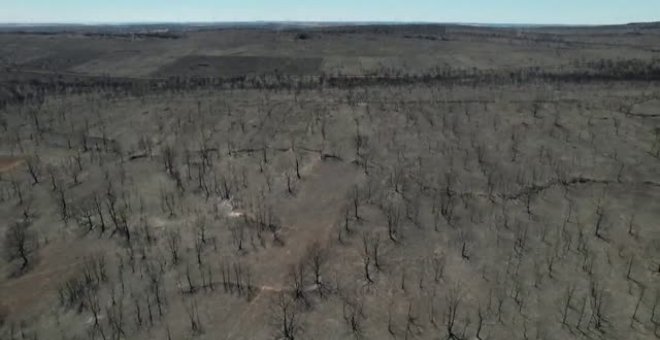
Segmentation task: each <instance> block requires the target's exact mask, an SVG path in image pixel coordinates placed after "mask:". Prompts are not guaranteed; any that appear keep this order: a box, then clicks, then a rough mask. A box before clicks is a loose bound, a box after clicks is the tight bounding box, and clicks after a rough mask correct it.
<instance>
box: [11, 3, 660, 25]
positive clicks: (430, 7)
mask: <svg viewBox="0 0 660 340" xmlns="http://www.w3.org/2000/svg"><path fill="white" fill-rule="evenodd" d="M226 21H360V22H364V21H401V22H443V23H450V22H451V23H492V24H584V25H594V24H621V23H629V22H648V21H660V0H498V1H496V0H325V1H320V0H318V1H317V0H0V23H126V22H226Z"/></svg>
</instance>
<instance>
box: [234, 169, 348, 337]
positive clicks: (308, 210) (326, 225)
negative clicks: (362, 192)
mask: <svg viewBox="0 0 660 340" xmlns="http://www.w3.org/2000/svg"><path fill="white" fill-rule="evenodd" d="M360 179H361V173H360V171H359V170H358V169H356V168H355V167H354V166H352V165H350V164H346V163H341V162H333V161H328V162H321V161H318V162H317V163H314V164H312V165H311V166H310V167H309V169H308V172H307V173H306V174H305V175H304V176H303V179H302V181H301V183H299V186H298V188H297V189H298V190H297V192H296V194H295V196H294V197H293V198H291V199H287V200H286V201H283V202H279V204H278V205H277V209H278V211H279V212H280V214H281V217H282V223H283V225H284V226H285V227H286V233H285V235H284V237H285V241H286V245H285V246H283V247H271V248H268V249H265V250H263V251H260V252H259V253H257V254H256V256H255V257H256V261H255V272H267V273H271V277H270V278H269V279H268V282H267V283H265V284H264V285H263V286H261V287H260V289H259V292H258V293H257V295H256V296H255V297H254V298H253V299H252V300H251V301H250V303H249V304H248V305H247V306H246V307H245V308H244V310H243V311H242V312H241V313H240V314H239V315H238V316H237V319H235V323H234V326H233V327H232V329H231V330H230V331H228V332H227V336H226V337H225V338H226V339H231V338H232V337H233V336H234V335H235V334H236V332H237V330H241V329H245V328H243V327H244V325H246V324H250V323H255V322H262V321H263V318H264V317H265V315H264V313H263V311H267V310H268V303H269V301H268V299H265V297H266V296H268V295H271V294H275V293H279V292H282V291H286V290H287V288H282V287H287V275H288V272H289V266H290V265H291V264H293V263H296V262H298V261H300V260H301V259H303V257H304V255H305V251H306V250H307V247H308V246H309V245H311V244H313V243H314V242H319V244H320V245H321V246H325V245H326V244H327V243H328V242H329V240H330V238H331V237H330V235H331V233H332V231H333V230H334V226H335V224H336V222H337V221H338V219H339V217H340V215H341V209H342V207H343V204H344V202H345V200H346V197H347V195H348V193H349V192H350V190H351V188H352V186H353V184H354V183H357V182H358V181H359V180H360ZM258 311H261V312H258Z"/></svg>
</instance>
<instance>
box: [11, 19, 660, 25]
mask: <svg viewBox="0 0 660 340" xmlns="http://www.w3.org/2000/svg"><path fill="white" fill-rule="evenodd" d="M654 23H660V21H630V22H620V23H533V22H529V23H512V22H461V21H424V20H421V21H417V20H219V21H206V20H200V21H168V20H163V21H157V20H144V21H50V22H49V21H41V22H11V21H9V22H0V26H49V25H57V26H66V25H71V26H121V25H163V24H168V25H217V24H354V25H373V24H427V25H507V26H625V25H635V24H654Z"/></svg>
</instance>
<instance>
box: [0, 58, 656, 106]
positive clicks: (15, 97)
mask: <svg viewBox="0 0 660 340" xmlns="http://www.w3.org/2000/svg"><path fill="white" fill-rule="evenodd" d="M612 81H628V82H637V81H660V59H653V60H650V61H646V60H637V59H632V60H597V61H585V62H576V63H574V64H573V65H570V66H567V67H562V68H559V69H556V70H547V69H543V68H540V67H536V66H535V67H526V68H519V69H513V70H494V69H485V70H484V69H477V68H437V69H435V70H432V71H429V72H427V73H425V74H410V73H403V72H401V71H398V70H381V71H379V72H377V73H372V74H367V75H343V74H334V75H327V74H321V75H313V76H294V75H285V74H281V73H271V74H260V75H244V76H237V77H230V78H224V77H183V76H177V77H169V78H143V79H136V78H118V77H102V76H99V77H93V76H90V77H78V76H63V75H57V74H54V75H52V76H41V78H35V79H31V80H29V81H20V80H10V81H6V82H4V83H0V108H3V107H5V106H6V105H8V104H11V103H23V102H29V101H37V102H39V101H42V100H43V99H44V98H45V96H47V95H59V94H80V93H88V92H92V91H98V90H100V91H110V92H112V93H118V94H122V93H123V94H125V95H145V94H150V93H158V92H161V91H170V92H179V91H188V90H195V89H205V88H217V89H268V90H303V89H318V88H323V87H330V88H354V87H363V86H401V85H409V84H417V83H422V84H423V83H427V84H431V83H441V84H443V85H474V86H476V85H484V84H490V85H507V84H519V83H526V82H555V83H562V82H565V83H587V82H612Z"/></svg>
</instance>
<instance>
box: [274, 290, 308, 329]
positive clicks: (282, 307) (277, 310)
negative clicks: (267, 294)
mask: <svg viewBox="0 0 660 340" xmlns="http://www.w3.org/2000/svg"><path fill="white" fill-rule="evenodd" d="M273 314H274V320H273V322H274V324H275V326H276V328H277V332H276V334H277V338H278V339H286V340H295V339H297V338H298V335H300V333H301V332H302V330H303V329H302V322H301V319H300V313H299V311H298V307H297V304H296V302H295V301H294V300H293V299H292V298H291V296H289V295H288V294H286V293H278V294H277V295H276V296H275V298H274V303H273Z"/></svg>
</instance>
